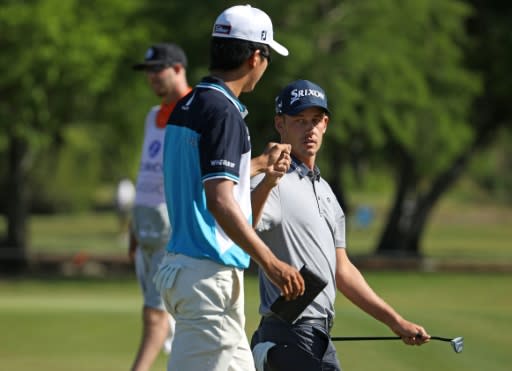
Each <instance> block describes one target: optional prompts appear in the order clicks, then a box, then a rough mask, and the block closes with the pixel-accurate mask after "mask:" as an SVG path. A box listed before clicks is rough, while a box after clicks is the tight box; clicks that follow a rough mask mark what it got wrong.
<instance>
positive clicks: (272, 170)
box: [263, 143, 292, 187]
mask: <svg viewBox="0 0 512 371" xmlns="http://www.w3.org/2000/svg"><path fill="white" fill-rule="evenodd" d="M272 144H274V145H273V146H272V147H270V148H269V149H268V150H269V159H268V166H267V168H266V170H265V178H264V179H263V181H264V182H265V183H267V185H268V186H269V187H274V186H275V185H277V183H278V182H279V180H280V179H281V178H282V177H283V175H285V174H286V172H287V171H288V169H289V168H290V164H291V161H292V160H291V157H290V149H291V146H290V145H289V144H275V143H269V145H272Z"/></svg>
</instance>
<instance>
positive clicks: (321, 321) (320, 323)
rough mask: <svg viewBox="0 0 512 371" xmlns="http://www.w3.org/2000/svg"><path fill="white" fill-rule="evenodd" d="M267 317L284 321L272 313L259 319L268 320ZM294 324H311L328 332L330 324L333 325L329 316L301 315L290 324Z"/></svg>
mask: <svg viewBox="0 0 512 371" xmlns="http://www.w3.org/2000/svg"><path fill="white" fill-rule="evenodd" d="M269 319H270V320H277V321H279V322H284V321H283V320H282V319H280V318H279V317H278V316H276V315H273V314H271V315H269V316H264V317H262V318H261V321H265V320H269ZM296 325H309V326H313V327H320V328H322V329H323V330H325V331H327V333H330V332H331V328H332V325H333V321H332V318H331V317H327V318H313V317H301V318H299V319H298V320H296V321H295V322H294V323H293V324H292V326H296Z"/></svg>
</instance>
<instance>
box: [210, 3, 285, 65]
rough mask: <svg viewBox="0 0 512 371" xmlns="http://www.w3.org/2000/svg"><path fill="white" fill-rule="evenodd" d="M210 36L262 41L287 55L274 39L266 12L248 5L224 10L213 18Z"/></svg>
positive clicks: (270, 22)
mask: <svg viewBox="0 0 512 371" xmlns="http://www.w3.org/2000/svg"><path fill="white" fill-rule="evenodd" d="M212 36H215V37H225V38H231V39H239V40H247V41H252V42H257V43H262V44H266V45H268V46H270V47H271V48H272V49H274V50H275V51H276V52H277V53H279V54H281V55H288V49H286V48H285V47H284V46H283V45H281V44H279V43H278V42H276V41H275V40H274V32H273V30H272V21H271V20H270V17H269V16H268V15H267V13H265V12H264V11H262V10H260V9H257V8H253V7H252V6H250V5H236V6H232V7H231V8H228V9H226V10H224V11H223V12H222V13H221V15H219V16H218V17H217V19H216V20H215V24H214V25H213V32H212Z"/></svg>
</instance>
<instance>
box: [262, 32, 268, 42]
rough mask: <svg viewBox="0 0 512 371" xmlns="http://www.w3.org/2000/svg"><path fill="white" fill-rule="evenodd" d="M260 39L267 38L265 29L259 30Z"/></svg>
mask: <svg viewBox="0 0 512 371" xmlns="http://www.w3.org/2000/svg"><path fill="white" fill-rule="evenodd" d="M261 39H262V40H266V39H267V31H261Z"/></svg>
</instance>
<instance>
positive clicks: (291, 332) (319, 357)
mask: <svg viewBox="0 0 512 371" xmlns="http://www.w3.org/2000/svg"><path fill="white" fill-rule="evenodd" d="M265 341H271V342H273V343H276V344H277V345H276V346H274V347H272V348H271V349H270V350H269V351H268V353H267V363H266V365H265V371H289V370H294V371H341V366H340V363H339V361H338V359H337V357H336V348H335V347H334V344H333V343H332V341H331V340H330V337H329V333H328V330H327V329H326V328H325V327H322V326H318V325H315V324H311V323H301V322H299V323H295V324H293V325H290V324H288V323H287V322H284V321H281V320H280V319H278V318H275V317H266V318H264V319H262V321H261V322H260V325H259V327H258V329H257V330H256V331H255V333H254V334H253V336H252V339H251V348H254V347H255V346H256V344H258V343H261V342H265Z"/></svg>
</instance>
